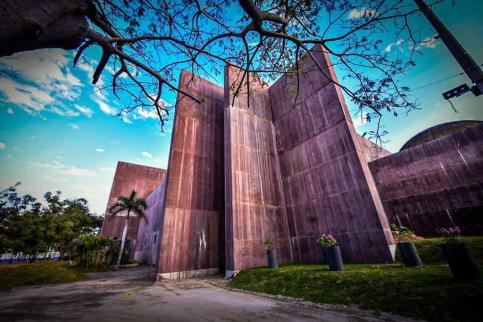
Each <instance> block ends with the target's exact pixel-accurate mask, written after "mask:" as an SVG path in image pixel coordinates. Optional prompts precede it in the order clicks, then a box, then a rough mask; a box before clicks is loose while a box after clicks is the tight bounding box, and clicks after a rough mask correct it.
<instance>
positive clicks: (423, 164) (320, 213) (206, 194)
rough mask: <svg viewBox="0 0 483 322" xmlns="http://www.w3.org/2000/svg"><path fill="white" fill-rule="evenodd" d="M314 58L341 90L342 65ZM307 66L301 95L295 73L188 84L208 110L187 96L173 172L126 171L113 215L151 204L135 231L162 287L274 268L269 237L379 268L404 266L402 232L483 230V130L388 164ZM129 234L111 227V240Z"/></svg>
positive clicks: (333, 90) (423, 143) (290, 253)
mask: <svg viewBox="0 0 483 322" xmlns="http://www.w3.org/2000/svg"><path fill="white" fill-rule="evenodd" d="M312 54H313V56H314V57H315V58H316V60H317V63H318V64H319V65H320V66H324V72H325V73H326V74H327V75H330V76H331V78H332V79H336V75H335V73H334V70H333V69H332V67H329V66H330V65H331V64H330V60H329V57H328V55H327V54H326V53H324V52H323V51H322V50H321V49H320V48H314V49H313V50H312ZM301 66H303V72H302V73H301V74H300V79H299V80H298V81H299V85H298V86H297V83H296V82H297V80H296V78H294V77H290V76H289V75H290V74H286V75H285V76H283V77H282V78H280V79H279V80H278V81H277V82H275V83H274V84H272V85H271V86H267V85H266V84H264V83H263V81H261V80H260V79H258V78H257V77H256V76H255V75H250V76H249V77H248V78H247V77H243V73H242V71H241V70H239V69H237V68H234V67H227V68H226V69H225V84H224V86H223V87H220V86H218V85H216V84H213V83H211V82H209V81H207V80H205V79H202V78H199V77H197V76H195V75H192V74H190V73H188V72H182V74H181V76H180V83H179V87H180V88H181V89H183V90H184V91H185V92H187V93H189V94H191V95H193V96H194V97H197V98H198V99H199V100H200V103H197V102H195V101H193V100H191V99H190V98H188V97H186V96H183V95H179V96H178V100H177V105H176V114H175V120H174V127H173V136H172V142H171V149H170V156H169V164H168V169H167V170H166V171H165V170H161V169H153V168H149V167H143V166H137V165H128V164H126V163H122V162H120V163H119V164H118V170H117V171H116V175H115V178H114V183H113V187H112V191H111V196H110V199H109V204H108V207H109V205H111V203H112V202H113V200H114V199H115V198H116V196H119V195H120V194H122V193H124V194H127V193H128V192H129V191H130V190H132V189H136V190H138V192H140V195H141V196H143V197H146V198H147V202H148V206H149V208H148V210H147V218H148V220H147V221H141V222H139V221H137V220H136V219H133V224H132V225H131V230H130V233H129V238H130V239H132V240H133V241H134V243H135V244H134V248H135V255H134V256H135V259H136V260H138V261H142V262H146V263H150V264H154V265H156V267H157V273H158V276H160V277H166V278H177V277H189V276H194V275H196V274H210V273H215V272H226V275H228V276H230V275H232V274H233V273H235V272H237V271H239V270H241V269H245V268H249V267H255V266H264V265H266V255H265V251H264V247H263V241H264V240H265V239H266V238H270V239H271V240H272V241H273V244H274V248H276V249H277V251H278V256H279V261H281V262H282V263H286V262H297V261H302V262H319V261H321V260H322V258H321V257H322V255H321V251H320V248H319V246H318V244H317V242H316V239H317V237H318V236H320V235H321V234H323V233H331V234H333V235H334V236H335V238H336V239H337V240H338V241H339V244H340V246H341V249H342V254H343V257H344V260H345V261H347V262H359V263H378V262H391V261H392V260H393V250H394V241H393V238H392V235H391V232H390V229H389V222H392V221H395V220H399V221H401V222H403V223H406V224H408V225H409V226H411V227H412V228H413V229H415V230H416V232H418V233H420V234H427V235H431V234H432V233H434V231H435V229H436V228H438V227H441V226H449V225H452V224H453V223H454V224H460V225H462V226H464V227H465V228H466V227H467V228H468V229H473V230H479V231H480V232H481V231H482V227H481V225H482V223H483V220H482V218H483V217H482V215H483V214H482V213H481V211H482V209H483V202H482V200H483V170H482V169H483V153H482V152H483V145H482V143H483V125H482V123H481V122H480V123H478V122H466V123H458V124H450V125H441V126H440V127H436V128H434V129H432V130H430V131H427V132H425V133H422V134H420V135H418V136H416V137H415V138H413V139H412V140H410V141H409V142H408V144H406V145H405V146H404V148H403V150H402V151H401V152H399V153H396V154H390V153H389V152H388V151H385V150H381V149H377V151H378V153H377V155H375V151H376V150H375V149H374V144H373V143H371V142H370V141H368V140H366V139H364V138H362V137H361V136H359V135H358V134H357V133H356V132H355V130H354V126H353V125H352V121H351V117H350V114H349V112H348V110H347V106H346V105H345V102H344V98H343V96H342V93H341V92H340V90H339V88H338V87H337V86H336V85H335V84H334V83H333V82H332V81H330V79H329V78H328V77H325V76H324V74H323V73H321V72H320V70H319V69H318V68H317V67H316V64H315V62H314V61H312V60H311V59H309V58H306V59H304V60H303V61H302V62H301ZM247 82H248V84H247ZM296 88H298V89H299V90H296ZM235 93H236V94H235ZM107 217H108V216H106V218H107ZM116 220H122V218H120V219H116ZM478 225H480V226H479V228H478ZM121 229H122V225H121V224H120V223H119V222H118V221H115V220H109V219H106V221H105V223H104V227H103V230H102V232H103V234H105V235H108V236H112V237H114V236H115V237H119V236H120V233H121Z"/></svg>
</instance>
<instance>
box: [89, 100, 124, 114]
mask: <svg viewBox="0 0 483 322" xmlns="http://www.w3.org/2000/svg"><path fill="white" fill-rule="evenodd" d="M91 99H92V100H93V101H94V102H95V103H97V105H98V106H99V109H100V110H101V111H102V112H104V113H105V114H107V115H117V114H118V112H117V111H116V109H114V108H112V107H111V106H109V104H108V103H107V102H105V101H103V100H102V99H101V98H99V97H98V96H96V95H91Z"/></svg>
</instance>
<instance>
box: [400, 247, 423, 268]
mask: <svg viewBox="0 0 483 322" xmlns="http://www.w3.org/2000/svg"><path fill="white" fill-rule="evenodd" d="M397 247H398V248H399V251H400V252H401V257H402V259H403V262H404V265H406V266H423V262H422V261H421V258H420V257H419V254H418V250H417V249H416V246H414V243H398V244H397Z"/></svg>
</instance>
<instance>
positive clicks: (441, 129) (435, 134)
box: [400, 120, 483, 151]
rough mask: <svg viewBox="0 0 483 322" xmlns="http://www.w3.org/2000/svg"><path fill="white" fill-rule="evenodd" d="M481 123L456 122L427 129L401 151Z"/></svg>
mask: <svg viewBox="0 0 483 322" xmlns="http://www.w3.org/2000/svg"><path fill="white" fill-rule="evenodd" d="M481 123H483V122H482V121H475V120H466V121H454V122H448V123H442V124H438V125H435V126H433V127H430V128H427V129H426V130H423V131H421V132H419V133H418V134H416V135H415V136H413V137H412V138H410V139H409V140H408V141H407V142H406V143H404V145H403V146H402V147H401V150H400V151H402V150H405V149H407V148H411V147H413V146H416V145H419V144H422V143H425V142H428V141H432V140H435V139H437V138H439V137H441V136H444V135H448V134H451V133H455V132H459V131H461V130H463V129H465V128H467V127H472V126H474V125H476V124H481Z"/></svg>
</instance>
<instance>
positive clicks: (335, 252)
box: [322, 246, 344, 271]
mask: <svg viewBox="0 0 483 322" xmlns="http://www.w3.org/2000/svg"><path fill="white" fill-rule="evenodd" d="M322 253H323V254H324V260H325V263H326V264H328V265H329V269H330V270H331V271H343V270H344V262H343V261H342V255H341V253H340V247H339V246H332V247H322Z"/></svg>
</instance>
